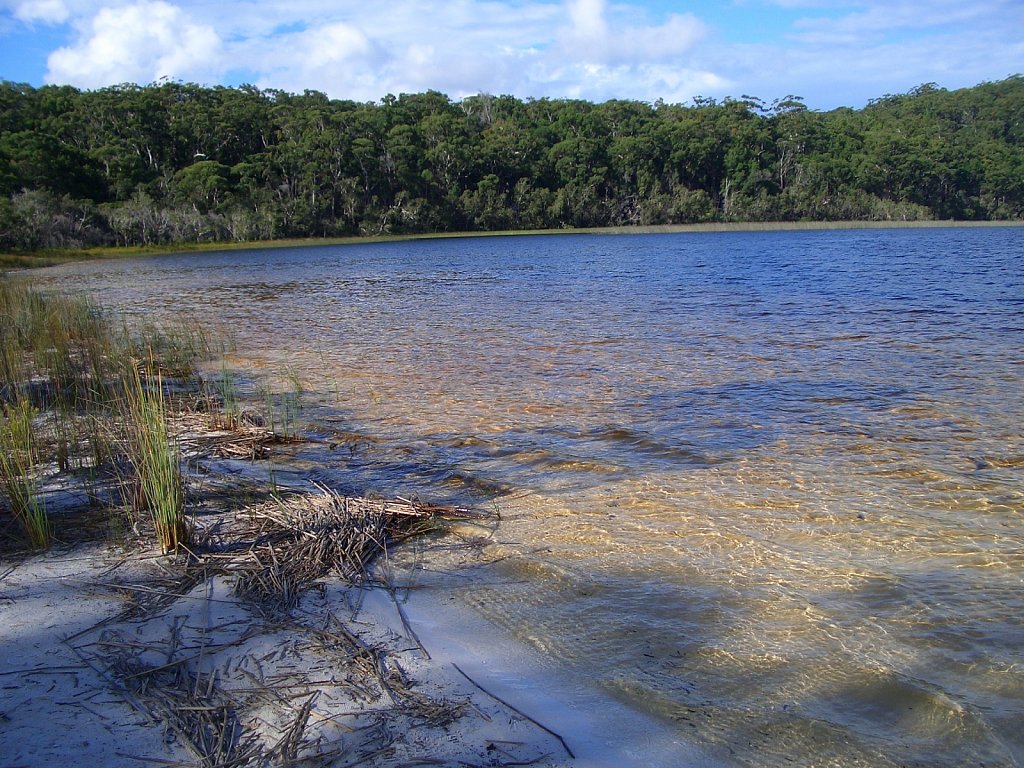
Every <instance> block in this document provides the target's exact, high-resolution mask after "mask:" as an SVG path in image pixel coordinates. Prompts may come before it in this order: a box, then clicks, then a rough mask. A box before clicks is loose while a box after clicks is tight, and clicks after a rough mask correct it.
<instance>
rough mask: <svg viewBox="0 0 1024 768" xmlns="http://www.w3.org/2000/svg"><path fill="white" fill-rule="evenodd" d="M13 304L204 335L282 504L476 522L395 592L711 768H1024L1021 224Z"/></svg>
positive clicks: (642, 240) (668, 244)
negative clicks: (298, 490) (709, 757)
mask: <svg viewBox="0 0 1024 768" xmlns="http://www.w3.org/2000/svg"><path fill="white" fill-rule="evenodd" d="M37 282H40V283H44V284H48V283H52V284H53V285H56V286H60V287H63V288H72V289H74V290H85V291H87V292H88V293H90V294H91V295H92V296H93V297H94V298H95V299H96V300H98V301H99V302H100V303H101V304H103V305H105V306H109V307H111V308H115V309H117V310H119V311H123V312H127V313H129V314H145V315H147V316H150V317H158V318H159V317H163V318H173V317H180V316H194V317H198V318H215V319H216V320H217V322H218V324H220V325H222V326H223V328H225V329H226V330H228V331H229V332H230V333H231V334H232V335H233V336H234V338H235V339H236V340H237V347H238V351H237V353H236V354H234V355H233V356H232V357H231V359H230V363H231V365H232V366H235V367H237V368H238V369H239V370H241V371H246V372H250V373H255V374H260V375H274V376H275V377H277V379H276V380H277V381H279V386H282V387H286V386H289V385H288V384H287V382H289V381H290V382H292V383H293V384H294V383H295V382H301V384H302V385H303V387H304V389H305V390H306V391H305V393H304V394H303V396H302V402H303V403H304V410H303V411H302V413H301V414H300V419H301V420H302V423H303V424H305V425H308V428H309V429H310V430H311V432H312V433H314V434H315V435H317V436H318V437H320V438H322V439H323V441H324V444H323V446H321V447H319V448H315V449H309V450H308V451H305V452H304V453H302V454H301V455H299V456H297V457H296V459H295V462H296V463H295V466H296V467H297V468H298V470H299V471H300V472H302V473H304V475H305V476H306V477H307V478H309V479H313V480H317V481H320V482H325V483H328V484H331V485H334V486H336V487H341V488H344V489H348V490H352V491H358V492H369V491H376V492H379V493H383V494H387V495H394V494H403V495H404V494H418V495H420V496H421V497H423V498H426V499H432V500H437V501H469V502H473V503H486V504H490V501H488V500H489V499H493V500H494V502H495V503H496V504H497V507H498V509H499V510H500V511H501V513H502V516H503V522H502V523H501V525H500V527H499V528H498V530H497V532H496V533H495V541H494V543H492V545H491V546H489V547H487V548H486V549H484V550H482V551H481V552H480V553H479V555H478V560H477V561H475V564H474V563H472V562H471V564H470V565H468V566H467V565H466V563H467V559H468V556H467V554H466V551H465V549H464V548H459V547H452V548H450V551H448V550H446V549H444V548H441V549H437V548H434V549H430V550H427V551H424V550H421V549H418V548H416V547H412V548H409V549H408V550H407V551H406V553H405V555H404V561H405V564H406V565H407V566H409V567H411V568H413V570H412V571H410V572H409V573H407V574H406V577H405V578H415V579H417V580H418V582H419V583H423V584H427V583H429V584H434V585H438V584H440V585H444V586H445V587H446V588H447V589H449V590H450V591H451V594H452V595H454V596H456V597H458V599H460V600H462V601H464V602H465V603H467V604H468V605H470V606H472V607H474V608H475V609H476V610H478V611H479V612H480V613H482V614H483V615H484V616H486V617H487V618H488V619H490V620H491V621H493V622H495V623H497V624H499V625H500V626H502V627H504V628H505V629H507V630H508V631H509V632H510V633H512V634H513V635H515V636H516V637H518V638H520V639H522V640H525V641H526V642H528V643H530V644H531V645H533V646H534V647H535V648H537V649H538V650H540V651H541V653H543V654H544V655H545V656H546V657H547V658H548V659H550V660H551V661H552V663H556V664H558V665H559V666H561V667H563V668H564V669H565V670H568V672H569V673H571V674H574V675H576V676H577V677H578V679H580V680H587V681H588V682H589V684H593V685H596V686H599V687H600V688H602V689H604V690H606V691H608V692H611V693H612V694H613V695H614V696H616V697H618V698H619V699H621V700H622V701H623V702H625V703H627V704H628V705H630V706H633V707H635V708H637V709H642V710H643V711H645V712H647V713H650V714H653V715H654V716H656V717H658V718H661V719H663V720H664V721H665V722H667V723H670V724H671V725H672V727H675V728H678V729H679V732H680V733H681V734H683V735H685V737H686V738H688V739H697V740H698V741H700V742H701V743H702V744H704V745H705V746H706V747H707V748H708V749H709V750H710V751H712V752H713V753H715V754H718V755H721V756H723V757H725V758H726V759H727V760H729V761H734V762H737V763H740V764H749V765H765V766H768V765H779V764H783V763H793V764H797V765H843V766H849V765H878V766H887V765H892V766H897V765H900V766H903V765H930V766H962V765H987V766H993V765H1019V764H1022V763H1024V733H1022V731H1021V728H1020V723H1021V721H1022V720H1021V718H1022V715H1024V651H1022V648H1024V626H1022V624H1024V430H1022V425H1024V229H932V230H888V231H884V230H883V231H877V230H872V231H836V232H776V233H706V234H679V235H618V236H597V235H589V236H588V235H565V236H545V237H517V238H506V237H497V238H481V239H466V240H431V241H420V242H406V243H395V244H366V245H353V246H343V247H311V248H301V249H283V250H254V251H232V252H225V253H208V254H197V255H187V256H164V257H158V258H150V259H142V260H133V261H119V262H94V263H88V264H79V265H72V266H66V267H61V268H59V269H54V270H47V271H45V272H41V273H38V280H37ZM327 444H333V448H328V447H327ZM401 561H402V558H401V557H400V558H399V562H401ZM410 573H411V574H412V575H409V574H410Z"/></svg>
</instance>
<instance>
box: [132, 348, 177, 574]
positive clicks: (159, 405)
mask: <svg viewBox="0 0 1024 768" xmlns="http://www.w3.org/2000/svg"><path fill="white" fill-rule="evenodd" d="M154 368H155V366H154V365H153V364H152V362H150V363H149V364H148V366H147V368H146V373H145V375H144V374H143V373H142V372H141V371H140V370H139V368H138V367H136V368H135V369H134V375H132V376H130V377H128V378H127V379H126V380H125V382H124V420H125V430H126V435H125V438H126V439H125V450H126V452H127V454H128V460H129V461H130V463H131V465H132V467H133V469H134V473H135V476H134V483H135V491H136V492H135V493H134V494H133V499H132V506H133V510H134V511H135V512H144V511H148V512H149V513H150V515H151V517H152V520H153V527H154V528H155V530H156V537H157V541H158V542H159V544H160V549H161V551H162V552H163V553H164V554H168V553H171V552H177V551H178V550H179V548H180V547H181V546H182V545H187V544H188V526H187V525H186V522H185V484H184V478H183V477H182V473H181V453H180V450H179V448H178V445H177V443H176V441H174V440H173V439H172V437H171V435H170V430H169V429H168V425H167V398H166V396H165V394H164V388H163V377H162V376H161V374H160V373H159V372H158V371H155V370H154Z"/></svg>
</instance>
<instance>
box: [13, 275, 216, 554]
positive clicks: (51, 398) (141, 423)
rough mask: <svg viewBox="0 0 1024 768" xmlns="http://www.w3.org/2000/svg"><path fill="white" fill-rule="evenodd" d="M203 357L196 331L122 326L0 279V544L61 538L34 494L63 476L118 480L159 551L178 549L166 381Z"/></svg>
mask: <svg viewBox="0 0 1024 768" xmlns="http://www.w3.org/2000/svg"><path fill="white" fill-rule="evenodd" d="M207 353H208V345H207V342H206V339H205V338H204V337H203V335H202V333H200V332H199V331H197V330H188V329H179V330H173V331H166V330H160V329H155V328H148V329H141V330H139V329H129V328H127V327H125V326H123V325H118V324H117V323H116V322H114V321H113V320H112V319H111V318H108V317H106V316H104V315H103V314H102V313H101V312H100V311H99V310H98V309H97V308H96V307H95V306H93V305H92V304H91V303H90V302H89V301H88V300H86V299H82V298H74V297H61V296H56V297H54V296H44V295H42V294H40V293H38V292H37V291H35V290H33V289H31V288H29V287H27V286H24V285H21V284H18V283H14V282H11V281H9V280H0V449H2V450H3V456H2V460H0V488H2V489H3V496H5V497H6V499H5V501H6V503H3V504H0V533H2V536H3V539H5V540H6V541H7V542H8V543H10V542H12V541H18V540H20V542H21V543H22V544H25V545H27V546H29V547H32V548H45V547H46V546H48V545H49V543H50V541H51V539H52V538H54V537H58V538H59V537H60V534H61V531H60V530H59V528H58V527H57V526H56V525H55V520H54V518H53V515H52V514H51V510H49V509H48V508H47V503H46V501H45V495H44V494H43V492H42V491H41V485H42V482H43V480H44V478H48V479H52V478H53V477H54V476H56V475H59V474H60V473H67V474H77V475H82V476H85V477H86V478H88V479H90V480H92V481H93V482H99V481H100V478H101V477H106V478H108V479H112V480H114V481H116V484H117V485H118V486H119V487H121V488H122V489H123V491H124V492H123V493H122V497H123V499H124V500H125V502H126V504H127V508H126V512H127V513H128V514H129V515H139V514H146V515H150V516H151V518H152V523H153V527H154V529H155V530H156V532H157V536H158V539H159V541H160V544H161V547H162V548H163V549H164V551H167V552H169V551H175V550H177V548H178V547H179V546H180V545H182V544H184V543H186V542H187V538H188V535H187V527H186V523H185V519H184V496H183V490H182V489H183V480H182V477H181V468H180V462H179V459H178V454H177V452H176V449H175V446H174V441H173V440H172V438H171V436H170V434H169V433H168V428H167V415H168V414H167V408H168V400H169V397H170V395H169V389H168V387H167V386H166V385H165V381H164V375H165V373H166V374H168V375H171V376H173V377H175V379H176V380H180V381H187V380H189V379H190V378H191V377H192V374H193V362H194V361H195V360H196V359H197V358H199V357H201V356H205V355H206V354H207ZM4 518H7V519H6V520H5V519H4Z"/></svg>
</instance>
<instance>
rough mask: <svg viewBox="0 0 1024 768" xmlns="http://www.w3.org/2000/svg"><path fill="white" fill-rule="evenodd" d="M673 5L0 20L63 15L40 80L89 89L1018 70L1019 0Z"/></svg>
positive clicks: (718, 89)
mask: <svg viewBox="0 0 1024 768" xmlns="http://www.w3.org/2000/svg"><path fill="white" fill-rule="evenodd" d="M672 5H675V7H677V8H678V7H685V4H682V3H679V4H671V3H666V2H664V1H663V0H659V2H657V3H655V2H654V0H447V2H445V1H443V0H389V2H386V3H384V2H367V0H218V1H217V2H212V1H211V0H0V11H2V12H0V23H2V22H4V21H6V22H9V23H11V24H19V23H20V24H21V26H22V27H23V28H25V29H30V28H31V27H32V26H33V25H35V24H47V25H59V24H61V23H63V24H65V25H67V26H65V27H63V28H62V29H61V28H59V27H58V29H61V32H68V31H70V33H71V38H72V40H73V42H71V43H70V44H68V45H67V46H66V47H64V48H60V49H59V50H56V51H54V52H53V53H52V54H51V55H50V58H49V62H48V64H49V71H48V72H47V74H46V76H45V79H46V81H47V82H58V83H71V84H73V85H78V86H80V87H90V88H91V87H99V86H103V85H108V84H112V83H120V82H126V81H135V82H140V83H146V82H151V81H153V80H155V79H158V78H160V77H163V76H167V77H171V78H177V79H183V80H195V81H197V82H201V83H210V84H212V83H216V82H222V78H224V77H231V78H234V82H237V81H238V80H239V79H245V80H248V81H251V82H253V83H255V84H256V85H258V86H260V87H267V88H281V89H284V90H288V91H298V92H301V91H302V90H304V89H307V88H310V89H317V90H322V91H325V92H326V93H328V94H329V95H331V96H333V97H337V98H348V99H356V100H360V101H364V100H376V99H379V98H381V97H382V96H383V95H385V94H387V93H396V94H397V93H402V92H419V91H424V90H426V89H429V88H433V89H437V90H440V91H443V92H445V93H447V94H449V95H450V96H452V97H454V98H459V97H461V96H465V95H469V94H472V93H476V92H479V91H488V92H491V93H510V94H514V95H517V96H520V97H527V96H535V97H541V96H551V97H559V96H576V97H580V98H587V99H592V100H602V99H606V98H636V99H643V100H648V101H653V100H654V99H657V98H664V99H666V100H668V101H688V100H689V99H690V98H692V97H693V96H695V95H704V96H712V97H716V98H721V97H724V96H738V95H740V94H742V93H752V94H756V95H761V96H762V97H763V98H766V99H769V100H770V99H771V98H774V97H776V96H779V95H783V94H785V93H797V94H800V95H803V96H804V97H805V98H806V99H807V103H808V105H809V106H811V107H812V108H830V107H832V106H837V105H838V104H843V103H845V104H851V105H853V106H858V105H860V104H863V103H864V102H865V101H866V100H867V99H868V98H871V97H873V96H878V95H880V94H883V93H886V92H898V91H901V90H906V89H907V88H910V87H913V86H914V85H917V84H920V83H922V82H928V81H936V82H939V84H940V85H945V86H947V87H960V86H962V85H971V84H974V83H976V82H980V81H981V80H984V79H998V78H1001V77H1005V76H1006V75H1009V74H1011V73H1013V72H1018V71H1021V70H1022V69H1024V48H1022V45H1024V43H1022V42H1021V41H1020V40H1019V39H1018V38H1019V37H1020V35H1019V30H1020V29H1024V3H1022V2H1020V0H975V1H974V2H972V3H964V2H962V0H932V2H923V1H922V0H733V2H731V3H720V4H717V5H715V6H714V7H712V6H705V7H706V10H705V11H702V12H701V13H702V16H703V17H702V18H697V16H695V15H694V14H692V13H672V12H671V6H672ZM658 8H660V9H661V10H660V11H659V10H657V9H658ZM737 30H740V31H739V32H737ZM0 37H3V31H2V29H0ZM738 39H743V40H744V41H746V42H743V43H741V42H738ZM750 41H756V43H752V42H750ZM6 42H7V40H6V39H4V40H2V41H0V47H3V44H4V43H6ZM5 55H6V56H9V57H11V58H13V57H15V56H16V55H17V54H16V53H6V54H5V53H0V59H2V57H3V56H5ZM2 63H3V62H2V61H0V64H2ZM11 69H13V68H11Z"/></svg>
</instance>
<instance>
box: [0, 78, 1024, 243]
mask: <svg viewBox="0 0 1024 768" xmlns="http://www.w3.org/2000/svg"><path fill="white" fill-rule="evenodd" d="M1021 218H1024V77H1022V76H1020V75H1015V76H1012V77H1009V78H1007V79H1006V80H1002V81H998V82H991V83H983V84H981V85H978V86H975V87H973V88H967V89H961V90H955V91H948V90H945V89H943V88H939V87H937V86H935V85H934V84H928V85H922V86H920V87H918V88H916V89H914V90H912V91H911V92H909V93H906V94H898V95H887V96H883V97H881V98H879V99H876V100H874V101H872V102H871V103H869V104H868V105H867V106H866V107H864V108H863V109H859V110H854V109H849V108H842V109H836V110H832V111H828V112H818V111H812V110H810V109H807V108H806V106H805V105H804V103H803V101H802V99H800V98H799V97H795V96H787V97H785V98H782V99H776V100H775V101H772V102H771V103H767V102H764V101H762V100H760V99H758V98H754V97H750V96H743V97H742V98H739V99H733V98H727V99H724V100H722V101H717V100H713V99H704V98H697V99H695V100H694V101H693V103H692V104H687V105H681V104H666V103H663V102H661V101H658V102H656V103H654V104H649V103H646V102H641V101H624V100H613V101H607V102H604V103H601V104H595V103H590V102H587V101H581V100H574V99H547V98H543V99H525V100H522V99H518V98H516V97H513V96H492V95H488V94H480V95H476V96H471V97H468V98H464V99H461V100H457V101H454V100H452V99H450V98H449V97H447V96H446V95H444V94H442V93H438V92H436V91H428V92H426V93H420V94H402V95H400V96H397V97H396V96H390V95H389V96H387V97H385V98H384V99H382V100H381V101H380V102H376V103H357V102H354V101H344V100H332V99H329V98H328V97H327V96H326V95H325V94H323V93H320V92H317V91H306V92H304V93H302V94H294V93H287V92H284V91H280V90H269V89H268V90H261V89H258V88H256V87H253V86H242V87H238V88H227V87H205V86H199V85H195V84H190V83H180V82H171V81H163V82H158V83H154V84H151V85H147V86H137V85H120V86H114V87H109V88H103V89H99V90H91V91H82V90H79V89H76V88H73V87H70V86H43V87H40V88H35V87H32V86H29V85H25V84H18V83H12V82H8V81H3V82H2V83H0V247H3V248H6V249H15V250H16V249H28V250H35V249H43V248H59V247H85V246H91V245H102V244H108V245H109V244H117V245H148V244H165V243H178V242H181V243H186V242H201V241H227V240H236V241H248V240H261V239H274V238H283V237H319V236H326V237H329V236H341V235H353V234H384V233H416V232H445V231H472V230H492V231H493V230H512V229H545V228H562V227H597V226H623V225H651V224H677V223H693V222H709V221H769V220H771V221H799V220H816V221H820V220H851V219H852V220H911V219H960V220H981V219H1021Z"/></svg>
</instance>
